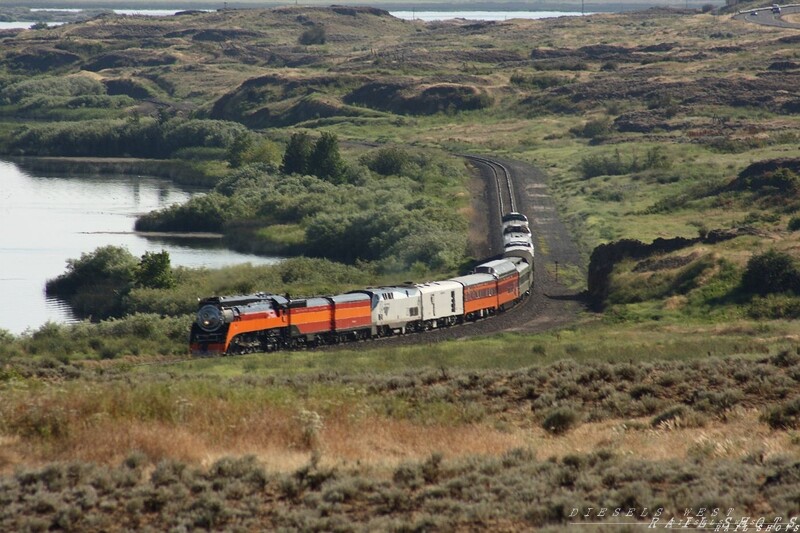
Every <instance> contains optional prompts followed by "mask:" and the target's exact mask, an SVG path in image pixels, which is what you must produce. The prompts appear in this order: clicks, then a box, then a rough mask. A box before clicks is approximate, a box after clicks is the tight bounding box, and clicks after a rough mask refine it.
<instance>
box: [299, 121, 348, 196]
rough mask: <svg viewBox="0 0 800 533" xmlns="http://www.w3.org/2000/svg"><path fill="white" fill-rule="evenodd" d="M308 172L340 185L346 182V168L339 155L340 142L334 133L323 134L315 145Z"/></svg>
mask: <svg viewBox="0 0 800 533" xmlns="http://www.w3.org/2000/svg"><path fill="white" fill-rule="evenodd" d="M308 171H309V172H311V173H312V174H314V175H315V176H317V177H319V178H320V179H323V180H325V181H329V182H331V183H335V184H340V183H343V182H344V180H345V168H344V161H342V156H341V154H339V141H338V140H337V138H336V135H334V134H333V133H327V132H325V133H323V134H322V136H321V137H320V138H319V139H317V142H316V144H315V145H314V151H313V152H312V154H311V158H310V160H309V168H308Z"/></svg>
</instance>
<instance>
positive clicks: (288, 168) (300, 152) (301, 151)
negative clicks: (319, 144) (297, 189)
mask: <svg viewBox="0 0 800 533" xmlns="http://www.w3.org/2000/svg"><path fill="white" fill-rule="evenodd" d="M313 149H314V148H313V145H312V143H311V136H310V135H309V134H308V133H305V132H300V133H294V134H292V137H291V138H290V139H289V144H287V145H286V151H285V152H284V153H283V163H282V165H281V171H282V172H283V173H284V174H306V173H308V163H309V159H310V157H311V151H312V150H313Z"/></svg>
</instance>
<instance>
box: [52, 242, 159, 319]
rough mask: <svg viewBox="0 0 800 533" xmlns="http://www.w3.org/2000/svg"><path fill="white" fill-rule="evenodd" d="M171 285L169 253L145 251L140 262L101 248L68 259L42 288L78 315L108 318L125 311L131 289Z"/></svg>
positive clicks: (124, 250)
mask: <svg viewBox="0 0 800 533" xmlns="http://www.w3.org/2000/svg"><path fill="white" fill-rule="evenodd" d="M173 285H175V279H174V277H173V273H172V267H171V264H170V258H169V254H168V253H167V252H166V251H161V252H145V254H144V255H143V256H142V258H141V259H140V260H138V261H137V259H136V258H135V257H134V256H133V255H132V254H131V253H130V252H129V251H128V249H127V248H124V247H120V246H113V245H110V246H102V247H100V248H97V249H96V250H94V251H93V252H89V253H83V254H81V257H80V258H79V259H68V260H67V270H66V272H65V273H64V274H61V275H60V276H58V277H57V278H54V279H50V280H48V281H47V283H46V285H45V289H46V291H47V294H48V295H50V296H57V297H59V298H62V299H64V300H66V301H67V302H69V304H70V305H71V307H72V308H73V309H74V310H75V311H76V312H77V313H78V314H79V315H81V316H93V317H95V318H108V317H111V316H120V315H122V314H123V313H124V312H125V307H126V305H125V298H126V297H127V295H128V293H129V292H130V290H131V289H132V288H134V287H141V288H151V289H168V288H170V287H172V286H173Z"/></svg>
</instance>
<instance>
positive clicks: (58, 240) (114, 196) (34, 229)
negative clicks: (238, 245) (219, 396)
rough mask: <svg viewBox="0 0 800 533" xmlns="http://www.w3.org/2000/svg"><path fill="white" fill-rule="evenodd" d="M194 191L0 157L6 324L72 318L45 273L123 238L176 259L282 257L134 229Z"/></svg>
mask: <svg viewBox="0 0 800 533" xmlns="http://www.w3.org/2000/svg"><path fill="white" fill-rule="evenodd" d="M193 194H198V191H196V190H195V191H192V190H187V189H181V188H179V187H176V186H175V185H173V184H172V183H171V182H169V181H165V180H161V179H157V178H148V177H137V176H116V175H103V176H52V175H44V174H41V173H36V174H32V173H29V172H26V171H24V170H22V169H21V168H20V167H19V166H18V165H16V164H14V163H10V162H7V161H2V160H0V227H1V228H3V231H2V233H0V304H2V309H3V313H2V314H1V315H0V329H7V330H9V331H11V332H12V333H21V332H22V331H24V330H25V329H27V328H32V329H36V328H38V327H39V326H41V325H42V324H44V323H45V322H47V321H48V320H50V321H54V322H69V321H72V320H74V317H73V315H72V314H71V312H70V310H69V308H68V307H67V306H66V305H64V304H63V303H62V302H60V301H58V300H51V299H47V298H46V297H45V294H44V284H45V281H46V280H47V279H49V278H53V277H56V276H58V275H59V274H62V273H63V272H64V270H65V267H66V260H67V259H71V258H79V257H80V256H81V254H82V253H87V252H92V251H93V250H94V249H95V248H98V247H100V246H106V245H109V244H114V245H117V246H125V247H126V248H127V249H128V250H130V252H131V253H132V254H133V255H135V256H137V257H140V256H141V255H143V254H144V253H145V252H159V251H161V250H166V251H167V252H169V254H170V258H171V260H172V265H173V266H187V267H209V268H218V267H222V266H226V265H233V264H238V263H247V262H249V263H252V264H272V263H275V262H277V261H279V259H278V258H270V257H260V256H255V255H248V254H240V253H237V252H233V251H231V250H228V249H226V248H225V247H223V246H222V243H221V241H220V239H213V238H212V239H208V238H206V239H197V238H172V237H170V238H164V237H160V238H151V237H145V236H143V235H140V234H136V233H134V232H133V224H134V221H135V219H136V216H137V215H139V214H141V213H146V212H148V211H152V210H153V209H159V208H162V207H166V206H169V205H171V204H174V203H181V202H185V201H186V200H188V199H189V198H190V197H191V196H192V195H193ZM198 296H207V295H203V294H198Z"/></svg>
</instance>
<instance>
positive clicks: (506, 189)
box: [133, 154, 530, 366]
mask: <svg viewBox="0 0 800 533" xmlns="http://www.w3.org/2000/svg"><path fill="white" fill-rule="evenodd" d="M463 157H464V158H465V159H468V160H470V161H472V162H474V163H477V164H479V165H482V166H484V167H485V168H487V169H489V171H490V172H491V176H492V181H493V184H494V187H493V188H494V190H495V194H496V204H495V205H494V206H492V209H491V211H494V209H495V208H496V209H497V211H496V216H497V219H498V220H497V227H499V226H500V220H499V219H500V217H502V216H503V215H504V214H506V213H509V212H512V211H518V209H519V207H518V203H517V199H516V196H515V194H514V185H513V180H512V177H511V171H510V170H509V169H508V168H507V167H506V166H505V165H503V164H502V163H500V162H498V161H495V160H493V159H489V158H487V157H482V156H476V155H467V154H464V155H463ZM529 300H530V299H529ZM527 303H528V302H523V303H522V304H520V305H518V306H516V307H514V308H512V309H511V310H509V311H508V312H506V313H504V314H507V315H515V314H517V313H519V312H521V311H520V310H521V309H522V308H526V307H527V306H526V305H525V304H527ZM486 320H490V321H498V320H497V317H492V318H490V319H485V320H479V321H476V322H473V323H470V324H462V325H460V326H456V327H453V328H448V330H447V332H445V333H444V334H438V333H439V332H436V333H437V334H436V335H434V333H432V332H425V333H420V334H409V335H403V336H402V337H389V338H385V339H372V341H371V342H376V341H377V342H378V343H379V344H380V343H381V341H383V342H382V343H383V344H389V345H392V344H397V345H405V344H415V343H418V342H420V341H419V339H426V338H430V337H433V336H437V337H444V338H449V337H453V336H455V337H459V336H461V335H459V334H458V332H460V331H463V330H464V329H470V330H472V331H475V332H476V333H475V334H480V332H481V329H482V328H481V327H480V324H481V323H483V322H485V321H486ZM498 322H499V321H498ZM357 344H359V343H348V344H347V345H346V346H350V347H353V346H354V345H357ZM339 347H341V346H339V345H331V346H320V347H317V348H314V349H319V350H326V349H337V348H339ZM202 359H203V358H200V359H198V358H196V357H191V356H188V357H185V358H177V359H172V360H168V361H149V362H143V363H138V364H134V365H133V366H170V365H176V364H181V363H186V362H190V361H197V360H202Z"/></svg>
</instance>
